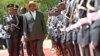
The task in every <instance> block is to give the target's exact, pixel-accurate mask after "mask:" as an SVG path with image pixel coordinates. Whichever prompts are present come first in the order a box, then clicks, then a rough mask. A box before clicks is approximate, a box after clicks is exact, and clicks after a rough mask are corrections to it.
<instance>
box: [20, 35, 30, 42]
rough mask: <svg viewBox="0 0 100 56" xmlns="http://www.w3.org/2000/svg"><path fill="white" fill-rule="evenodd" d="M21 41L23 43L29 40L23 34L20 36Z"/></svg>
mask: <svg viewBox="0 0 100 56" xmlns="http://www.w3.org/2000/svg"><path fill="white" fill-rule="evenodd" d="M21 41H22V42H23V43H24V42H26V41H29V40H28V38H27V36H25V35H23V36H22V38H21Z"/></svg>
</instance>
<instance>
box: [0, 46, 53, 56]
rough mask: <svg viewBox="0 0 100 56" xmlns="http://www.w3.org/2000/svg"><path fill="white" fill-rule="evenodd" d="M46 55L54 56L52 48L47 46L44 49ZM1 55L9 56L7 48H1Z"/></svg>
mask: <svg viewBox="0 0 100 56" xmlns="http://www.w3.org/2000/svg"><path fill="white" fill-rule="evenodd" d="M44 53H45V56H53V54H52V53H51V51H50V49H48V48H45V49H44ZM24 54H25V56H27V53H26V51H25V52H24ZM0 56H8V53H7V50H0Z"/></svg>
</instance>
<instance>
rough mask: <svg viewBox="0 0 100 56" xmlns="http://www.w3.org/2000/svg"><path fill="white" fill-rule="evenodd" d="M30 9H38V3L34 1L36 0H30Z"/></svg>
mask: <svg viewBox="0 0 100 56" xmlns="http://www.w3.org/2000/svg"><path fill="white" fill-rule="evenodd" d="M28 9H29V10H30V11H34V10H36V9H37V3H36V2H34V1H30V2H29V3H28Z"/></svg>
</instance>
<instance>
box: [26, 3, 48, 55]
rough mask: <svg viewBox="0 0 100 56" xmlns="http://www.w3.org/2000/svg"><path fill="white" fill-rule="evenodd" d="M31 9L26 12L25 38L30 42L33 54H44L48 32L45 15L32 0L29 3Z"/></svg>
mask: <svg viewBox="0 0 100 56" xmlns="http://www.w3.org/2000/svg"><path fill="white" fill-rule="evenodd" d="M28 9H29V10H30V11H29V12H27V13H26V14H25V17H26V22H25V21H24V22H25V26H24V38H25V39H27V40H28V41H29V43H30V48H31V52H32V55H33V56H44V53H43V46H42V45H43V41H44V37H45V34H46V24H45V21H44V16H43V14H42V13H41V12H39V11H37V4H36V3H35V2H34V1H30V2H29V4H28Z"/></svg>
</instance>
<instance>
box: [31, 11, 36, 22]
mask: <svg viewBox="0 0 100 56" xmlns="http://www.w3.org/2000/svg"><path fill="white" fill-rule="evenodd" d="M31 13H32V16H33V18H34V20H35V19H36V11H33V12H32V11H31Z"/></svg>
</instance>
